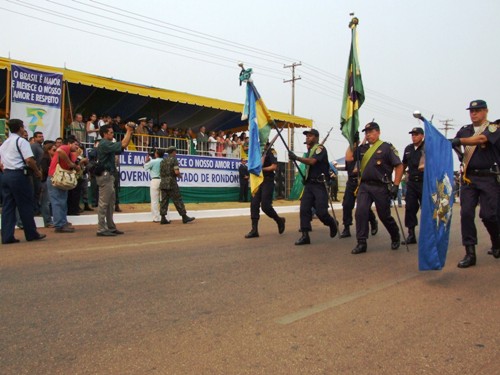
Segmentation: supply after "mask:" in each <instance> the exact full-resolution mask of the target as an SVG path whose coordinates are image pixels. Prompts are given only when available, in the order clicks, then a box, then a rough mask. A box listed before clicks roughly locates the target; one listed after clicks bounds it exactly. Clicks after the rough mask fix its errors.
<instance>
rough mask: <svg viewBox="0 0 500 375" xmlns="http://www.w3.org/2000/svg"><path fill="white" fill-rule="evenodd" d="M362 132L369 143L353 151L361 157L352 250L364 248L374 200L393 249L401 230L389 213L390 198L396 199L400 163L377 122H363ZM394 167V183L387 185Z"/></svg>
mask: <svg viewBox="0 0 500 375" xmlns="http://www.w3.org/2000/svg"><path fill="white" fill-rule="evenodd" d="M363 132H365V136H366V140H367V142H368V143H367V144H365V145H362V146H359V153H357V154H356V157H358V158H360V161H361V164H360V181H359V188H358V194H357V200H358V204H357V207H356V215H355V216H356V239H357V240H358V244H357V246H356V247H355V248H354V249H353V250H352V251H351V253H352V254H361V253H365V252H366V250H367V244H366V239H367V238H368V212H369V209H370V207H371V205H372V203H373V202H375V207H376V208H377V213H378V217H379V218H380V220H381V221H382V224H384V226H385V228H386V229H387V231H388V232H389V234H390V235H391V249H393V250H396V249H398V248H399V245H400V234H399V228H398V226H397V224H396V221H395V220H394V218H393V217H392V216H391V206H390V201H391V199H396V197H397V195H398V189H399V183H400V182H401V177H402V176H403V164H402V163H401V160H400V159H399V156H398V154H397V151H396V149H395V148H394V146H392V145H391V144H390V143H387V142H383V141H382V140H380V127H379V125H378V124H377V123H376V122H369V123H368V124H366V125H365V128H364V129H363ZM355 159H356V158H355ZM393 170H395V177H394V183H393V184H392V186H390V187H389V185H390V178H391V177H392V172H393Z"/></svg>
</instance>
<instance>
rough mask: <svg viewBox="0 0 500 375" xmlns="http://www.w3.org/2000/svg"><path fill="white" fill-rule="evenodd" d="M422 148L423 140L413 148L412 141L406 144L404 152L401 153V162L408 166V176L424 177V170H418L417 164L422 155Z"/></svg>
mask: <svg viewBox="0 0 500 375" xmlns="http://www.w3.org/2000/svg"><path fill="white" fill-rule="evenodd" d="M423 150H424V142H422V144H421V145H420V146H418V147H417V149H415V146H413V143H412V144H411V145H408V146H406V148H405V153H404V155H403V164H405V165H407V166H408V176H409V177H410V178H411V177H421V178H423V177H424V171H421V172H420V171H419V170H418V165H419V164H420V158H421V157H422V151H423Z"/></svg>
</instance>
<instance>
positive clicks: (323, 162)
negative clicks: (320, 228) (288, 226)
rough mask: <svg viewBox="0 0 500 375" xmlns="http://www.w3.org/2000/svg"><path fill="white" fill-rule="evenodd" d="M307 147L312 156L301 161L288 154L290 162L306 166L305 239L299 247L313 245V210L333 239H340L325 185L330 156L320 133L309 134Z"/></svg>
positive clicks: (302, 208) (302, 223)
mask: <svg viewBox="0 0 500 375" xmlns="http://www.w3.org/2000/svg"><path fill="white" fill-rule="evenodd" d="M303 134H304V135H305V136H306V142H305V143H306V145H307V149H308V151H309V153H308V156H307V157H306V158H304V157H298V156H297V155H295V154H294V153H293V152H291V151H290V152H289V153H288V157H289V159H290V160H297V161H299V162H301V163H303V164H306V166H307V167H306V175H305V183H304V192H303V193H302V199H301V200H300V231H301V232H302V236H301V237H300V238H299V239H298V240H297V241H296V242H295V245H307V244H310V243H311V239H310V237H309V232H310V231H311V230H312V228H311V220H312V208H313V207H314V208H315V209H316V216H318V218H319V220H320V221H321V222H322V223H323V224H324V225H326V226H329V227H330V237H332V238H333V237H335V236H336V235H337V225H338V223H337V222H336V221H335V219H334V218H333V217H332V216H331V215H330V214H329V213H328V191H327V189H326V187H325V182H328V179H329V177H330V176H329V169H330V166H329V164H328V153H327V151H326V149H325V148H324V147H323V146H322V145H320V144H318V141H319V132H318V131H317V130H316V129H310V130H306V131H305V132H304V133H303Z"/></svg>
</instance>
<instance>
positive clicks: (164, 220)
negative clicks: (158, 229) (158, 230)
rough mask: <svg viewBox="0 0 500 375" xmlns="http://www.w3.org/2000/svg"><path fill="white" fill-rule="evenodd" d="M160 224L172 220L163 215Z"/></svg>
mask: <svg viewBox="0 0 500 375" xmlns="http://www.w3.org/2000/svg"><path fill="white" fill-rule="evenodd" d="M160 224H170V220H167V217H166V216H165V215H161V221H160Z"/></svg>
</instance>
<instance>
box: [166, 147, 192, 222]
mask: <svg viewBox="0 0 500 375" xmlns="http://www.w3.org/2000/svg"><path fill="white" fill-rule="evenodd" d="M167 153H168V157H167V158H166V159H163V161H162V162H161V165H160V178H161V180H160V189H161V206H160V215H161V221H160V224H169V220H167V213H168V202H169V200H170V198H172V201H173V202H174V205H175V208H176V209H177V212H178V213H179V215H181V216H182V222H183V223H184V224H187V223H189V222H191V221H193V220H194V217H189V216H188V215H187V212H186V207H185V206H184V202H183V201H182V197H181V191H180V189H179V185H178V184H177V177H180V176H181V171H180V170H179V161H178V160H177V158H176V156H177V149H176V148H175V147H173V146H171V147H169V148H167Z"/></svg>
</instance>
